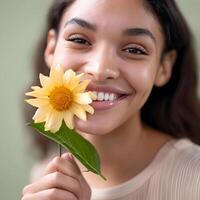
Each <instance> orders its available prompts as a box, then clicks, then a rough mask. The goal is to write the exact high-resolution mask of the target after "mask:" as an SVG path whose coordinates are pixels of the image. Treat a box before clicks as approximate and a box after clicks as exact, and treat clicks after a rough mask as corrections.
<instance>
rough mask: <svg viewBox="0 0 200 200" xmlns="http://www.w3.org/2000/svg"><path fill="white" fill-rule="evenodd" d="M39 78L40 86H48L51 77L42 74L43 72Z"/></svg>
mask: <svg viewBox="0 0 200 200" xmlns="http://www.w3.org/2000/svg"><path fill="white" fill-rule="evenodd" d="M39 78H40V83H41V85H42V87H48V86H49V84H50V83H51V79H50V78H49V77H48V76H44V75H43V74H40V75H39Z"/></svg>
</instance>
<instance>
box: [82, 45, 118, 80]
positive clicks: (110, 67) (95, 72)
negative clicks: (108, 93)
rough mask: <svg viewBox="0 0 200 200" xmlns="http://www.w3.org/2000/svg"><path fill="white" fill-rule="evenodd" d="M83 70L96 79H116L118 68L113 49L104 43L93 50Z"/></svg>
mask: <svg viewBox="0 0 200 200" xmlns="http://www.w3.org/2000/svg"><path fill="white" fill-rule="evenodd" d="M84 71H85V73H86V74H88V75H90V76H92V78H93V79H94V80H96V81H104V80H107V79H116V78H117V77H118V76H119V68H118V65H117V63H116V57H115V53H114V50H112V49H111V48H110V49H109V48H108V47H107V46H106V45H104V46H102V47H101V48H98V49H96V50H94V51H93V52H92V53H91V55H90V57H89V58H88V62H87V63H86V65H85V67H84Z"/></svg>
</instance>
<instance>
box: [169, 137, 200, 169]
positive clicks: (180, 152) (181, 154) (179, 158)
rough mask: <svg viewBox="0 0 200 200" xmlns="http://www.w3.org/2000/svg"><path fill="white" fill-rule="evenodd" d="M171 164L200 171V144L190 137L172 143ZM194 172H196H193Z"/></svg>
mask: <svg viewBox="0 0 200 200" xmlns="http://www.w3.org/2000/svg"><path fill="white" fill-rule="evenodd" d="M168 162H169V165H171V166H176V167H177V168H179V169H180V168H181V169H193V170H195V169H196V170H197V171H198V173H199V172H200V171H199V170H200V146H199V145H197V144H194V143H193V142H191V141H190V140H188V139H181V140H178V141H175V142H173V143H172V144H171V155H170V156H169V159H168ZM193 173H194V172H193Z"/></svg>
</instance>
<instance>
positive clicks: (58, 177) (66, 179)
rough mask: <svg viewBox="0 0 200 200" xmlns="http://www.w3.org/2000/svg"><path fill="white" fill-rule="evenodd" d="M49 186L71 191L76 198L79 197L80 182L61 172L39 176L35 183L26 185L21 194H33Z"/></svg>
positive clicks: (49, 187)
mask: <svg viewBox="0 0 200 200" xmlns="http://www.w3.org/2000/svg"><path fill="white" fill-rule="evenodd" d="M51 188H59V189H63V190H66V191H69V192H71V193H73V194H74V195H75V196H77V197H78V198H80V197H81V184H80V182H79V181H77V180H76V179H74V178H72V177H70V176H66V175H64V174H62V173H61V172H53V173H51V174H48V175H46V176H44V177H42V178H40V179H39V180H38V181H36V182H35V183H33V184H30V185H28V186H26V187H25V188H24V190H23V195H25V194H33V193H37V192H40V191H42V190H48V189H51Z"/></svg>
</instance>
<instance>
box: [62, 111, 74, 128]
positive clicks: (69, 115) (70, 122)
mask: <svg viewBox="0 0 200 200" xmlns="http://www.w3.org/2000/svg"><path fill="white" fill-rule="evenodd" d="M73 117H74V114H73V113H72V112H70V111H66V112H65V114H64V121H65V124H66V126H67V127H68V128H70V129H73V128H74V121H73Z"/></svg>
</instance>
